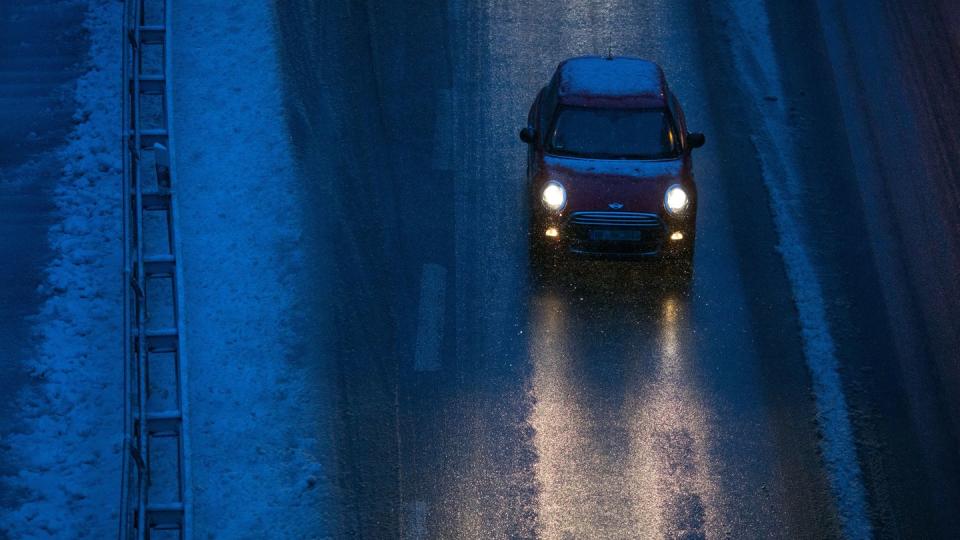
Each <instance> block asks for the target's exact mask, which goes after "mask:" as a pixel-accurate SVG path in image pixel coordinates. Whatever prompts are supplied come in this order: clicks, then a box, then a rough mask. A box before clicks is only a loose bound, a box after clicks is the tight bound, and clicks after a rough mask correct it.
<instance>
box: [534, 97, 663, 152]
mask: <svg viewBox="0 0 960 540" xmlns="http://www.w3.org/2000/svg"><path fill="white" fill-rule="evenodd" d="M547 150H548V151H549V152H550V153H552V154H558V155H564V156H573V157H585V158H595V159H668V158H673V157H677V155H678V154H679V150H680V149H679V141H678V139H677V135H676V132H675V130H674V127H673V122H672V121H671V118H670V114H669V113H668V112H667V110H666V109H597V108H590V107H570V106H565V107H561V108H560V109H559V110H558V112H557V115H556V117H555V118H554V121H553V126H552V128H551V129H550V132H549V137H548V138H547Z"/></svg>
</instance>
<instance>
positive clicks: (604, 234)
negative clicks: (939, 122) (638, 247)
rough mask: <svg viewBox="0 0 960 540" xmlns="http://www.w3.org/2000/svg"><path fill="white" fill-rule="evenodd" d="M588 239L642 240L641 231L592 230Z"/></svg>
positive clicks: (604, 240) (605, 240)
mask: <svg viewBox="0 0 960 540" xmlns="http://www.w3.org/2000/svg"><path fill="white" fill-rule="evenodd" d="M590 240H594V241H599V242H639V241H641V240H643V231H629V230H626V231H618V230H608V229H599V230H593V231H590Z"/></svg>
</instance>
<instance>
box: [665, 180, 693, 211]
mask: <svg viewBox="0 0 960 540" xmlns="http://www.w3.org/2000/svg"><path fill="white" fill-rule="evenodd" d="M689 204H690V199H689V198H688V197H687V192H686V191H684V190H683V188H682V187H680V186H677V185H674V186H670V187H669V188H668V189H667V194H666V195H664V197H663V205H664V206H665V207H666V208H667V211H668V212H670V213H671V214H679V213H680V212H683V211H684V210H685V209H686V208H687V206H688V205H689Z"/></svg>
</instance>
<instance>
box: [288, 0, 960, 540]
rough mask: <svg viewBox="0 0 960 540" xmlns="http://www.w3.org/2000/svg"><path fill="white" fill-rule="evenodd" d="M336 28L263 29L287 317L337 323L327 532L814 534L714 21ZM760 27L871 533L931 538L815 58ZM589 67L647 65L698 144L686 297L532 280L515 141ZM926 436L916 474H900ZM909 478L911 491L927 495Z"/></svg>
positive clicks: (814, 477)
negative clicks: (300, 216) (544, 98)
mask: <svg viewBox="0 0 960 540" xmlns="http://www.w3.org/2000/svg"><path fill="white" fill-rule="evenodd" d="M363 4H365V5H361V3H358V2H350V1H344V0H296V1H291V2H284V3H282V4H280V5H278V7H277V13H278V18H279V30H280V38H281V49H282V53H283V61H284V69H285V84H286V91H287V109H288V120H289V124H290V126H291V132H292V137H293V141H294V144H295V147H296V152H297V159H298V161H299V164H300V167H301V169H302V171H303V172H304V174H305V175H306V177H307V178H309V179H311V183H312V185H313V186H314V187H313V188H312V192H311V193H310V194H309V200H308V201H306V204H308V205H309V207H310V209H311V212H312V215H313V216H314V223H315V225H316V227H315V229H313V230H311V231H308V233H307V235H306V239H307V240H308V241H307V242H306V244H308V245H309V246H310V247H308V249H313V250H314V253H312V254H311V256H312V257H314V260H316V261H326V262H324V263H323V264H322V265H319V266H323V268H324V269H326V270H329V271H330V272H332V274H333V276H332V277H333V279H334V284H335V286H334V287H333V290H336V291H337V294H336V295H335V296H334V297H332V298H330V297H326V298H320V297H318V298H316V299H314V301H315V302H316V304H317V305H321V306H326V307H327V309H329V311H330V313H331V314H332V320H333V321H334V322H335V325H336V326H335V328H334V329H333V333H332V335H331V336H330V340H332V341H333V344H332V346H333V347H334V348H335V358H336V362H335V364H334V365H333V366H332V367H331V369H332V372H331V374H330V375H331V376H332V377H334V380H335V381H336V383H337V387H338V392H339V393H338V395H337V396H336V401H337V404H338V417H337V430H336V447H337V463H336V476H337V485H338V487H339V489H340V493H339V500H341V501H342V508H341V509H340V511H339V512H336V513H335V514H336V515H339V516H340V522H339V523H337V524H336V529H337V530H338V531H340V532H341V533H342V534H343V536H345V537H346V536H349V537H364V538H380V537H390V536H402V537H407V538H427V537H444V538H503V537H533V536H542V537H545V538H636V537H684V538H699V537H723V536H727V537H734V538H743V537H759V536H765V537H806V538H825V537H835V536H838V535H839V533H840V526H841V525H840V522H839V518H838V515H837V511H836V509H835V507H834V502H833V498H832V496H831V492H830V487H829V486H830V484H829V481H828V478H827V473H826V471H825V469H824V467H823V465H822V463H821V459H820V457H819V454H818V434H817V426H816V423H815V421H814V418H815V411H814V403H813V399H812V397H811V390H810V388H811V380H810V375H809V373H808V371H807V367H806V365H805V363H804V358H803V353H802V344H801V341H800V331H799V323H798V321H797V314H796V310H795V307H794V303H793V300H792V297H791V292H790V291H791V288H790V284H789V283H788V281H787V277H786V274H785V272H784V268H783V262H782V260H781V259H780V255H779V253H778V252H777V251H776V244H777V242H778V239H777V236H776V233H775V232H774V226H773V221H772V218H771V215H770V211H769V207H768V204H767V201H766V195H765V188H764V184H763V180H762V177H761V170H760V164H759V163H758V159H757V156H756V151H755V148H754V146H753V144H752V143H751V139H750V136H749V135H750V131H751V124H750V122H751V121H752V120H751V117H750V115H745V114H743V111H744V110H746V107H745V104H744V100H746V99H748V98H747V97H746V96H745V95H744V94H743V93H741V92H739V91H738V90H737V82H736V77H735V75H734V74H733V73H732V71H733V69H732V67H731V63H730V61H729V59H728V58H726V55H727V52H726V51H727V45H726V40H727V39H728V38H727V36H725V35H724V29H725V23H724V21H722V20H718V19H717V18H716V16H715V14H712V13H711V11H710V10H709V9H707V8H706V7H705V6H704V5H703V4H702V3H699V2H659V1H645V2H634V1H626V0H592V1H590V0H586V1H570V0H561V1H557V2H549V3H547V2H543V3H534V2H512V1H502V2H501V1H495V2H484V3H482V5H477V4H478V3H474V2H466V1H461V0H454V1H451V2H441V1H418V2H390V1H372V2H366V3H363ZM534 4H539V5H534ZM771 26H772V31H773V32H774V33H775V35H776V36H777V39H778V40H779V43H780V44H781V45H782V44H783V43H784V42H789V40H791V39H793V40H796V41H795V43H797V44H798V45H797V46H795V47H793V49H794V51H795V52H794V55H795V56H796V57H797V59H796V60H797V62H796V63H794V64H791V67H790V68H789V69H788V70H787V72H786V78H787V80H786V82H785V85H786V87H787V90H788V91H794V90H796V92H797V93H796V95H797V96H800V91H801V90H803V96H804V98H803V99H800V98H799V97H797V101H796V103H795V106H796V107H797V115H798V116H800V117H801V118H802V122H800V124H801V125H800V128H798V130H799V132H800V133H807V134H809V138H808V139H804V141H805V142H804V143H803V144H802V146H801V151H800V153H801V157H802V158H803V159H804V164H805V165H804V167H806V168H808V169H809V170H807V171H804V172H805V173H806V174H808V175H809V177H816V178H817V180H816V186H815V187H817V188H818V189H819V188H823V191H816V190H814V189H813V187H811V189H810V191H809V192H808V193H806V194H805V195H804V196H806V197H808V198H809V199H810V201H809V203H810V204H811V205H813V207H815V208H818V209H819V210H818V212H817V213H816V216H814V217H816V218H822V220H821V221H818V222H817V223H818V224H817V226H816V227H815V228H814V230H815V232H818V233H819V232H823V233H824V234H833V235H835V241H830V242H827V241H824V243H823V245H819V244H818V245H817V246H815V257H816V258H817V261H818V262H819V263H821V264H822V267H825V268H829V269H830V270H829V272H828V273H826V275H827V277H828V278H829V281H828V284H827V285H826V286H825V289H826V290H827V292H828V293H829V294H830V295H831V298H832V299H833V300H834V302H835V303H833V304H831V306H830V317H831V325H832V326H833V327H834V329H835V331H836V333H837V336H838V337H837V342H838V345H837V346H838V356H839V357H841V358H843V359H844V361H845V364H844V366H842V367H843V368H844V369H843V370H842V371H843V375H844V376H845V384H846V385H847V386H849V387H850V388H849V390H850V395H851V396H852V397H851V398H850V399H851V403H852V407H853V413H852V414H854V415H855V417H854V424H855V427H856V429H857V436H858V440H857V442H858V446H857V450H858V453H859V456H860V458H861V461H862V462H863V463H865V465H864V466H863V469H864V475H865V484H866V486H867V490H868V494H869V497H870V502H871V509H872V515H871V519H872V521H873V523H874V525H875V526H876V527H878V532H879V533H881V535H883V534H884V533H890V534H896V532H897V531H899V532H900V533H903V532H905V531H912V532H914V533H918V535H920V536H924V535H925V534H924V533H926V535H933V536H937V535H940V534H942V533H943V532H944V531H949V530H950V528H951V527H952V526H955V525H956V524H957V523H956V520H957V517H956V516H953V515H951V514H952V513H951V512H949V511H946V510H943V509H944V508H951V507H952V508H957V507H958V506H956V505H954V503H955V502H956V501H957V500H958V499H957V483H956V478H957V476H956V464H955V463H954V464H953V465H951V463H953V461H952V460H951V456H955V455H956V454H955V451H956V443H955V441H954V440H952V439H951V438H950V436H949V435H942V434H943V433H949V429H946V428H943V426H944V425H946V424H947V423H949V420H948V419H946V418H944V417H940V416H937V413H936V412H935V411H936V410H937V409H936V407H933V410H934V412H933V413H930V414H932V415H933V416H923V415H924V414H926V413H924V412H923V411H920V412H918V413H916V414H917V415H920V416H923V417H924V418H926V420H927V423H922V422H921V425H924V426H926V431H921V432H920V434H919V436H915V435H916V434H915V433H914V432H913V431H912V430H911V428H908V427H904V426H910V425H913V423H915V422H917V420H916V418H915V417H909V418H908V415H907V413H906V412H904V411H906V410H908V409H909V407H908V405H907V403H908V402H910V400H909V399H908V398H909V396H907V397H904V394H905V392H906V391H905V390H903V389H902V388H900V386H899V384H898V382H897V380H896V379H895V375H894V374H893V372H892V371H891V372H889V373H888V372H887V371H885V369H886V368H888V367H890V366H891V364H892V360H889V359H888V356H887V355H885V351H889V350H891V348H892V345H891V343H890V340H891V338H890V337H889V327H888V326H887V325H888V324H889V321H887V320H885V319H883V317H882V316H881V315H879V314H881V313H883V306H881V305H879V300H878V297H877V294H876V291H877V290H878V288H879V287H880V285H879V278H878V276H877V274H876V272H875V271H874V270H873V269H872V267H870V266H869V263H867V262H866V258H865V257H864V256H863V253H862V251H863V250H864V249H866V248H864V247H863V246H862V245H861V243H857V241H856V237H857V235H858V234H859V233H860V232H861V231H862V229H863V227H864V225H863V223H862V222H863V220H864V218H863V216H862V215H861V210H860V209H859V207H858V205H857V204H852V205H851V204H848V205H844V206H842V207H841V202H843V201H849V200H856V199H855V197H854V198H850V197H851V196H853V195H851V193H848V192H849V191H850V190H852V188H851V187H850V186H849V184H845V183H844V181H843V179H844V178H846V177H847V173H849V171H850V170H851V169H852V167H853V166H852V165H851V163H850V157H849V155H847V154H846V153H845V152H846V146H845V142H844V141H843V140H842V139H843V133H844V131H843V126H842V125H840V120H839V119H840V117H841V115H840V114H839V112H838V111H839V105H837V103H836V102H837V99H838V98H837V96H836V94H835V92H834V91H833V90H832V87H824V85H823V84H822V81H823V80H825V79H824V77H829V72H828V68H827V67H825V66H826V64H825V60H824V59H825V58H826V54H825V52H824V50H823V47H824V44H823V42H822V40H819V38H816V37H814V38H811V37H810V36H817V35H819V34H817V32H818V30H817V22H816V13H815V12H813V13H811V12H809V11H807V12H803V11H802V10H801V9H800V8H792V7H791V6H789V5H786V4H784V5H780V4H779V3H775V5H774V7H773V8H772V9H771ZM804 39H809V40H810V43H809V44H808V43H806V42H804V41H803V40H804ZM784 48H789V47H784ZM608 51H610V52H612V53H614V54H623V55H635V56H641V57H645V58H649V59H651V60H655V61H657V62H658V63H660V64H661V65H662V67H663V68H664V70H665V72H666V74H667V77H668V80H669V81H670V83H671V86H672V88H673V89H674V91H675V92H676V93H677V94H678V96H679V98H680V100H681V102H682V103H683V104H684V107H685V110H686V114H687V118H688V123H689V124H690V126H691V129H693V130H696V131H703V132H705V133H706V135H707V144H706V146H705V147H704V148H702V149H699V150H697V151H695V155H694V163H695V174H696V178H697V181H698V187H699V197H700V198H699V200H700V206H699V216H698V231H699V232H698V236H697V242H698V247H697V253H696V260H695V275H694V278H693V281H692V284H691V285H690V288H689V290H688V291H685V290H683V288H680V287H676V286H675V283H674V282H673V280H672V279H671V278H670V275H669V272H663V271H658V270H656V269H655V268H651V267H650V266H649V265H635V264H614V263H582V264H576V265H569V266H565V267H564V268H562V269H561V271H560V272H559V273H558V274H559V277H558V279H556V280H554V281H552V282H548V283H546V284H539V283H537V282H535V281H534V280H532V279H531V276H530V273H529V270H528V261H527V251H526V232H527V231H526V224H527V214H526V201H525V200H524V193H525V192H524V179H523V174H524V166H525V152H526V149H525V147H524V146H523V145H522V144H521V143H520V142H519V140H518V139H517V135H516V132H517V130H518V128H520V127H522V126H523V125H524V122H525V118H526V114H527V109H528V107H529V105H530V103H531V101H532V99H533V98H534V96H535V95H536V92H537V91H538V89H539V88H540V87H541V86H542V85H543V84H545V83H546V81H547V80H548V78H549V77H550V75H551V74H552V71H553V69H554V67H555V66H556V64H557V63H558V62H559V61H561V60H563V59H565V58H567V57H570V56H576V55H581V54H598V53H599V54H604V53H606V52H608ZM807 52H812V53H813V54H806V53H807ZM833 195H837V196H838V197H839V196H846V197H847V198H836V199H835V198H833ZM854 195H855V194H854ZM838 207H839V210H840V211H837V210H838ZM818 238H819V237H818ZM841 247H844V248H846V249H841ZM331 261H332V262H331ZM326 270H324V271H326ZM318 272H320V270H318ZM317 331H318V332H321V331H323V332H330V331H331V329H327V328H318V329H317ZM871 369H874V370H876V371H878V372H879V373H877V372H875V371H870V370H871ZM861 376H862V378H861ZM851 379H853V382H851ZM873 414H876V415H880V416H879V418H878V417H876V416H871V415H873ZM941 428H943V429H941ZM924 433H926V434H927V435H930V434H931V433H932V434H934V435H930V437H933V438H935V439H936V441H934V442H935V443H936V444H937V445H938V446H936V447H935V450H934V451H923V450H922V448H921V447H922V446H924V445H925V444H926V443H927V442H929V441H928V440H927V439H924V438H923V434H924ZM937 434H939V435H937ZM936 471H939V474H940V476H939V477H938V478H936V479H935V480H936V483H937V486H938V487H937V488H936V489H934V488H927V487H925V485H926V482H927V481H932V479H934V476H935V474H936Z"/></svg>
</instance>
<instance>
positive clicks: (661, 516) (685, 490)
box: [632, 294, 720, 538]
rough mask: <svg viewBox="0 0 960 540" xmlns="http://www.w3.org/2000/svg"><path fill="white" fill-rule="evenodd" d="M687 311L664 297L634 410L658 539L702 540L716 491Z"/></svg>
mask: <svg viewBox="0 0 960 540" xmlns="http://www.w3.org/2000/svg"><path fill="white" fill-rule="evenodd" d="M687 307H688V305H687V304H686V302H684V301H681V300H680V299H679V298H677V297H675V296H672V295H669V294H668V295H665V296H664V297H663V298H662V301H661V304H660V317H659V321H660V327H659V329H658V335H657V347H656V351H655V353H654V354H655V356H656V359H657V362H656V366H655V370H654V373H653V374H652V377H651V379H650V380H648V381H646V383H645V384H646V388H645V392H644V393H643V396H642V397H639V396H638V399H637V401H636V402H635V403H633V404H632V407H633V408H634V409H635V410H637V411H638V412H639V414H638V415H637V417H636V418H635V423H634V425H633V426H632V436H633V437H632V439H633V443H634V445H635V450H634V452H633V453H632V454H633V456H634V459H635V460H636V463H635V466H636V467H637V468H638V469H639V470H642V471H644V474H643V475H642V478H643V479H644V485H643V488H642V492H643V494H644V495H643V500H644V504H643V506H644V508H645V509H646V511H648V512H650V513H651V514H655V515H656V516H657V518H658V519H657V526H656V528H657V530H658V536H666V537H671V538H673V537H679V536H685V535H692V536H693V537H702V536H701V535H705V534H706V531H707V530H708V529H709V530H720V529H717V528H714V527H708V525H707V524H708V522H709V521H710V520H711V518H714V517H715V516H713V515H712V507H713V506H714V505H713V504H712V501H713V500H715V496H714V493H715V491H716V490H715V487H714V485H713V482H712V480H711V474H710V461H709V459H708V457H709V441H710V425H711V422H710V421H709V418H710V416H711V412H710V411H708V410H707V408H706V406H705V404H704V400H703V399H702V398H701V396H700V390H699V387H698V385H697V383H696V381H695V377H694V376H693V374H692V373H690V370H689V369H688V368H689V362H691V361H693V359H691V358H690V356H689V352H690V351H692V350H693V347H692V346H691V344H690V343H689V342H688V341H689V336H691V335H692V332H691V331H690V328H689V325H688V321H687V319H686V309H687Z"/></svg>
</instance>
